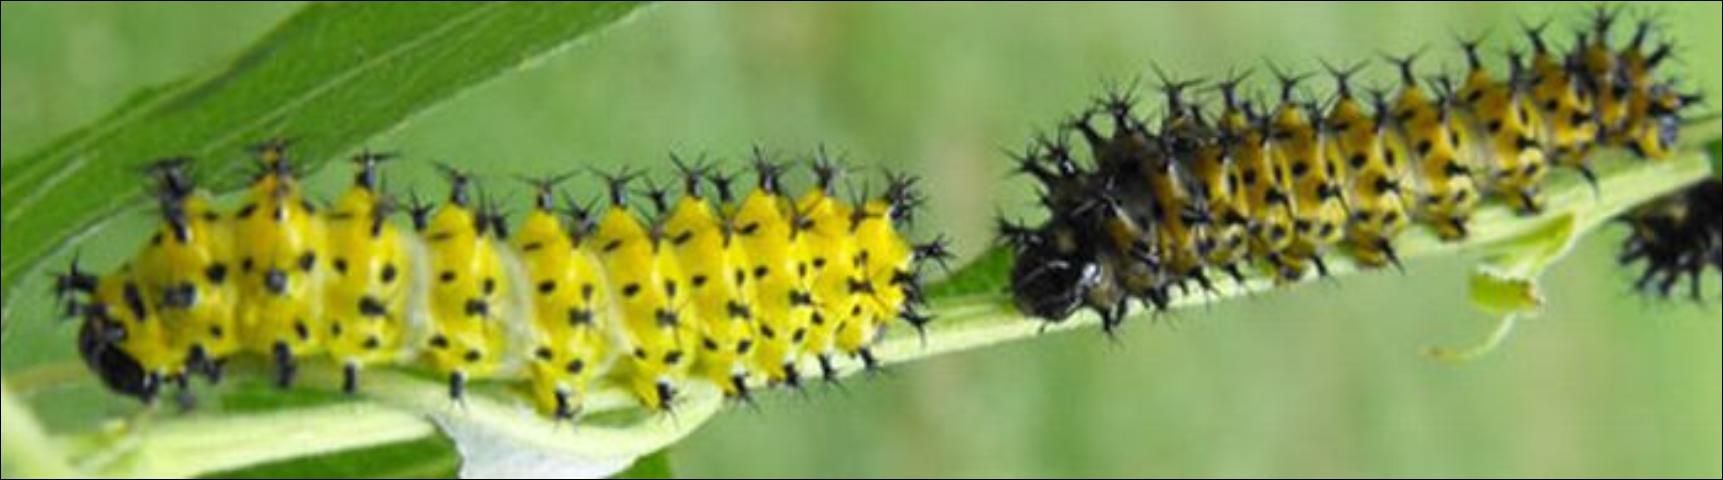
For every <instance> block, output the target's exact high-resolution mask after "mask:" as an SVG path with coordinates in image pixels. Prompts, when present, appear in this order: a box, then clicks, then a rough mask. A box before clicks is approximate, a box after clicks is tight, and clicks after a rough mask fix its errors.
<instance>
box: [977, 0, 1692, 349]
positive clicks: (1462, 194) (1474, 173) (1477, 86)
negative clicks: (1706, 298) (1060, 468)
mask: <svg viewBox="0 0 1723 480" xmlns="http://www.w3.org/2000/svg"><path fill="white" fill-rule="evenodd" d="M1618 15H1619V12H1617V11H1613V10H1611V9H1608V8H1600V9H1599V10H1598V11H1597V13H1596V14H1595V15H1594V16H1593V17H1592V18H1591V21H1590V22H1589V25H1588V26H1587V27H1586V28H1585V29H1583V30H1582V31H1580V32H1577V33H1576V38H1577V40H1575V42H1574V44H1573V45H1571V46H1570V47H1569V49H1568V50H1567V51H1565V52H1558V51H1556V50H1555V49H1554V48H1553V47H1551V46H1550V45H1549V43H1548V42H1547V41H1546V40H1545V38H1544V31H1545V27H1543V26H1535V27H1527V28H1526V29H1525V31H1524V34H1525V37H1526V45H1525V47H1524V48H1525V50H1524V51H1521V52H1511V53H1510V54H1508V55H1506V58H1504V59H1502V61H1501V62H1500V63H1502V66H1500V67H1498V68H1491V66H1490V65H1489V62H1487V61H1486V59H1485V58H1484V57H1483V55H1482V54H1481V52H1480V50H1481V46H1480V45H1481V42H1479V41H1475V40H1474V41H1462V42H1460V46H1459V47H1460V48H1459V51H1460V53H1461V54H1463V56H1464V58H1465V60H1466V70H1465V72H1464V74H1463V75H1462V76H1460V77H1459V79H1458V80H1455V78H1454V77H1452V76H1449V75H1445V74H1444V75H1435V76H1433V77H1423V76H1420V71H1419V69H1418V66H1419V62H1418V59H1419V57H1420V56H1419V54H1416V53H1415V54H1412V55H1407V56H1402V57H1390V58H1389V59H1388V60H1389V63H1391V64H1392V65H1393V67H1394V69H1395V70H1397V72H1395V73H1397V76H1398V82H1397V83H1398V86H1397V87H1395V88H1392V89H1389V88H1378V89H1365V90H1364V91H1360V86H1359V85H1356V83H1358V82H1357V80H1356V77H1357V75H1358V74H1360V73H1361V72H1362V71H1363V70H1364V69H1365V68H1367V66H1368V63H1359V64H1357V65H1356V66H1351V67H1345V68H1341V67H1335V66H1332V65H1329V64H1326V63H1325V64H1324V66H1325V67H1326V68H1327V71H1328V72H1329V76H1330V77H1332V79H1333V84H1334V88H1333V90H1332V91H1333V94H1332V97H1330V98H1329V99H1326V100H1316V99H1302V98H1301V97H1302V96H1301V95H1299V93H1298V92H1299V90H1298V86H1299V85H1300V84H1301V83H1302V82H1303V81H1304V80H1305V79H1307V78H1308V75H1300V74H1294V73H1288V72H1284V71H1282V70H1281V69H1280V68H1278V67H1276V66H1274V65H1270V69H1271V70H1273V73H1274V75H1275V77H1277V83H1278V85H1276V86H1277V87H1278V92H1277V93H1278V98H1277V99H1276V100H1274V101H1272V102H1270V103H1265V102H1260V101H1252V100H1249V99H1247V98H1246V97H1247V95H1245V94H1243V92H1241V90H1240V89H1241V88H1242V85H1243V83H1244V82H1245V81H1246V77H1248V76H1249V75H1250V71H1249V70H1245V71H1244V72H1243V73H1237V74H1230V75H1228V76H1227V77H1226V78H1224V79H1222V80H1221V81H1218V82H1215V85H1213V91H1214V92H1216V95H1215V97H1217V100H1218V101H1216V102H1214V103H1216V104H1217V105H1216V106H1214V107H1212V108H1205V106H1204V105H1202V104H1201V103H1200V102H1197V101H1193V99H1192V97H1193V95H1192V93H1191V92H1193V91H1197V90H1200V89H1203V87H1204V85H1203V83H1204V82H1201V81H1195V80H1182V81H1181V80H1175V79H1172V78H1169V76H1168V75H1166V74H1164V73H1163V72H1161V71H1159V69H1157V70H1156V74H1157V75H1158V76H1159V83H1160V85H1159V91H1160V93H1162V94H1163V95H1164V97H1165V100H1164V101H1163V102H1162V103H1161V104H1160V105H1158V106H1157V109H1158V110H1159V111H1160V112H1163V113H1162V114H1161V115H1160V118H1158V119H1145V118H1143V117H1140V116H1138V115H1137V114H1136V113H1135V111H1134V110H1135V109H1136V108H1137V105H1136V103H1137V102H1136V101H1135V99H1134V98H1132V95H1133V92H1130V91H1125V90H1121V91H1113V92H1109V93H1108V94H1107V95H1105V96H1104V97H1103V98H1101V99H1099V100H1097V101H1095V102H1094V106H1092V107H1090V108H1088V109H1086V110H1084V111H1083V112H1082V113H1080V114H1078V115H1077V116H1076V117H1075V118H1074V119H1073V120H1071V121H1068V122H1065V123H1064V124H1063V125H1061V127H1060V128H1059V130H1058V131H1057V132H1056V133H1054V134H1051V135H1043V136H1042V137H1040V138H1038V139H1036V140H1034V141H1032V142H1030V144H1029V146H1028V147H1027V148H1026V149H1025V150H1024V151H1023V152H1022V153H1019V154H1015V155H1014V156H1015V157H1016V158H1015V160H1016V162H1017V164H1018V169H1019V170H1020V171H1022V172H1026V173H1027V174H1028V175H1029V176H1032V177H1034V179H1035V180H1036V181H1037V182H1038V183H1039V186H1040V187H1041V203H1042V205H1043V206H1044V207H1045V209H1046V211H1047V213H1048V215H1047V219H1046V220H1045V221H1043V222H1042V223H1040V224H1038V225H1034V226H1029V225H1024V224H1019V223H1016V222H1011V221H1005V220H1001V224H1000V227H999V229H1000V236H1001V238H1002V239H1003V240H1004V242H1005V243H1007V244H1008V245H1009V246H1010V248H1011V249H1012V251H1013V252H1014V255H1015V262H1014V267H1013V271H1012V274H1011V289H1012V292H1013V295H1014V298H1015V300H1016V304H1017V306H1018V308H1019V310H1021V311H1023V312H1024V313H1026V314H1030V315H1033V316H1036V317H1039V318H1042V319H1044V320H1047V321H1052V322H1058V321H1062V320H1063V319H1065V318H1066V317H1068V316H1070V315H1071V314H1072V313H1074V312H1075V311H1076V310H1078V309H1080V308H1085V307H1087V308H1090V309H1093V310H1095V311H1097V312H1098V313H1099V314H1100V316H1101V318H1102V325H1103V326H1104V327H1105V328H1106V329H1108V330H1109V331H1110V330H1111V329H1112V328H1114V327H1116V326H1117V325H1118V324H1119V322H1121V321H1122V319H1123V314H1124V312H1125V311H1126V307H1127V304H1128V303H1129V301H1131V300H1139V301H1141V302H1143V303H1145V304H1146V305H1147V306H1149V307H1152V308H1164V307H1165V306H1166V304H1167V302H1168V301H1169V298H1170V296H1171V294H1172V291H1173V290H1179V291H1187V290H1189V289H1190V288H1192V287H1196V288H1203V289H1213V288H1214V286H1213V280H1212V277H1213V276H1214V274H1215V273H1216V272H1223V273H1225V274H1227V275H1229V276H1231V277H1233V278H1235V279H1238V280H1240V281H1242V280H1244V275H1245V272H1246V271H1248V270H1261V271H1263V272H1264V273H1266V274H1268V275H1270V276H1272V277H1273V278H1275V279H1276V280H1278V281H1281V282H1291V281H1297V280H1300V279H1303V278H1305V277H1307V276H1309V274H1310V273H1311V272H1312V271H1314V272H1316V273H1317V274H1319V275H1326V274H1327V266H1326V265H1325V264H1324V256H1325V255H1326V254H1329V253H1332V252H1335V251H1343V252H1346V253H1348V254H1349V255H1350V256H1351V257H1352V258H1353V259H1354V260H1355V261H1356V262H1357V263H1358V264H1359V265H1361V266H1363V267H1365V268H1380V267H1384V266H1395V267H1398V266H1399V259H1398V256H1397V254H1396V250H1395V244H1394V240H1395V238H1396V237H1397V236H1399V235H1400V234H1401V233H1402V232H1404V231H1405V230H1406V229H1407V228H1408V227H1409V226H1411V225H1413V224H1423V225H1426V226H1428V227H1429V228H1431V229H1432V230H1433V231H1434V232H1435V233H1436V235H1437V236H1438V237H1440V238H1442V239H1444V240H1448V241H1457V240H1461V239H1464V238H1466V236H1467V233H1468V232H1467V230H1468V223H1469V220H1470V218H1471V216H1472V214H1473V211H1474V210H1475V209H1476V208H1477V206H1478V205H1479V202H1481V201H1484V200H1485V199H1487V198H1497V199H1500V200H1501V201H1502V202H1504V203H1505V204H1507V205H1508V206H1510V208H1511V209H1512V210H1514V211H1515V212H1518V213H1520V214H1522V215H1536V214H1538V213H1539V212H1540V211H1542V209H1543V208H1544V207H1545V205H1544V196H1543V192H1542V191H1541V187H1542V185H1543V183H1544V181H1545V178H1546V177H1547V176H1548V175H1550V174H1551V171H1552V170H1559V169H1566V170H1572V171H1574V172H1577V173H1578V174H1579V175H1583V176H1584V178H1585V179H1587V180H1588V181H1591V182H1592V183H1593V184H1594V186H1595V184H1596V180H1595V178H1594V175H1593V173H1592V171H1591V164H1590V158H1591V156H1592V153H1593V152H1594V151H1596V150H1597V148H1598V147H1600V146H1602V147H1620V148H1624V149H1627V150H1629V151H1631V152H1633V153H1634V154H1636V155H1637V156H1639V157H1641V158H1644V159H1647V160H1651V161H1656V160H1658V159H1662V158H1666V157H1667V156H1669V155H1670V154H1671V149H1672V148H1673V146H1674V144H1675V141H1676V134H1677V129H1678V126H1679V121H1680V113H1681V112H1682V111H1683V109H1684V108H1687V107H1690V106H1692V105H1694V104H1696V103H1697V102H1698V101H1699V97H1698V96H1697V95H1690V94H1682V93H1680V92H1678V91H1677V89H1676V87H1675V86H1674V82H1673V81H1670V80H1667V79H1660V78H1659V77H1658V70H1657V69H1658V67H1659V66H1661V65H1663V64H1665V63H1667V62H1668V61H1669V59H1670V55H1671V52H1672V47H1671V46H1670V44H1668V43H1663V44H1660V45H1656V46H1653V45H1651V37H1652V35H1653V32H1652V23H1651V22H1650V21H1643V22H1640V23H1639V24H1638V25H1637V26H1636V27H1635V28H1634V30H1633V32H1632V33H1631V36H1630V37H1629V38H1628V39H1626V41H1624V42H1619V43H1621V44H1620V45H1616V43H1618V42H1617V41H1616V40H1617V39H1613V38H1612V34H1613V33H1615V32H1613V31H1612V30H1614V24H1615V22H1616V21H1617V19H1618ZM1365 92H1367V93H1365ZM1103 123H1104V124H1105V125H1102V124H1103ZM1073 133H1074V134H1076V135H1077V136H1079V137H1081V138H1082V139H1083V140H1084V143H1086V144H1087V150H1088V151H1089V153H1090V155H1089V158H1090V160H1089V161H1087V162H1084V161H1081V160H1080V159H1079V158H1078V156H1077V155H1075V154H1073V153H1072V151H1073V149H1072V147H1071V146H1070V142H1069V140H1067V138H1069V137H1070V136H1071V135H1072V134H1073ZM1712 201H1713V202H1714V198H1713V200H1712ZM1670 204H1671V205H1685V204H1678V203H1670ZM1673 210H1681V211H1682V217H1681V218H1682V219H1683V220H1684V223H1683V225H1697V226H1696V227H1693V228H1687V227H1680V228H1677V227H1668V228H1652V227H1645V226H1644V225H1648V223H1647V222H1635V223H1636V225H1642V227H1641V228H1640V229H1639V230H1640V231H1641V234H1640V235H1639V236H1638V237H1636V238H1640V240H1636V241H1635V243H1633V244H1631V245H1630V248H1629V251H1628V252H1627V253H1626V254H1624V258H1623V260H1624V261H1628V260H1637V259H1647V260H1649V261H1650V265H1651V267H1650V270H1648V272H1647V277H1646V278H1647V280H1645V281H1644V282H1642V283H1656V284H1657V285H1659V286H1660V288H1661V290H1663V291H1665V292H1667V291H1668V289H1669V287H1668V285H1669V284H1672V283H1673V281H1674V280H1673V278H1674V277H1676V276H1679V275H1683V274H1691V275H1693V277H1694V278H1695V279H1697V276H1698V272H1699V271H1701V270H1703V269H1704V265H1707V264H1709V265H1713V266H1714V265H1715V260H1714V258H1715V256H1716V255H1715V251H1716V247H1715V240H1714V237H1715V236H1714V234H1712V233H1705V232H1704V231H1703V228H1702V227H1703V226H1704V225H1703V223H1702V222H1695V221H1692V220H1688V219H1689V218H1690V214H1689V213H1686V212H1689V211H1697V212H1712V213H1711V214H1712V215H1713V216H1715V211H1716V207H1715V205H1711V206H1710V207H1707V208H1685V207H1683V208H1679V209H1678V208H1675V207H1667V208H1662V209H1661V210H1656V211H1657V212H1661V213H1663V214H1665V215H1664V216H1665V217H1667V216H1668V214H1671V213H1672V212H1673ZM1665 223H1669V222H1665ZM1710 223H1711V224H1715V223H1716V222H1715V221H1712V222H1710ZM1649 225H1656V223H1655V222H1653V223H1650V224H1649ZM1705 235H1712V236H1711V237H1706V236H1705ZM1676 244H1680V245H1687V246H1688V247H1686V248H1687V249H1688V250H1684V251H1693V252H1696V253H1692V254H1691V255H1688V257H1692V258H1688V257H1682V258H1681V259H1680V260H1674V259H1673V256H1675V254H1674V253H1669V252H1663V250H1662V249H1665V248H1672V247H1668V246H1669V245H1676ZM1707 245H1709V247H1706V246H1707ZM1705 248H1709V249H1710V250H1709V251H1707V250H1705ZM1707 255H1709V257H1707ZM1706 262H1709V263H1706Z"/></svg>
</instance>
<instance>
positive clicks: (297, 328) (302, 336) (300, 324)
mask: <svg viewBox="0 0 1723 480" xmlns="http://www.w3.org/2000/svg"><path fill="white" fill-rule="evenodd" d="M293 334H294V335H297V336H298V337H299V341H301V342H303V341H307V340H310V339H311V328H310V327H307V326H305V320H303V319H300V320H295V321H294V322H293Z"/></svg>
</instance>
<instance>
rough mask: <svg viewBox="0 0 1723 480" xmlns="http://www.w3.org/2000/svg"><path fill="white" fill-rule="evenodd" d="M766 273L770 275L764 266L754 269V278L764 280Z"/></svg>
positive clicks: (769, 271)
mask: <svg viewBox="0 0 1723 480" xmlns="http://www.w3.org/2000/svg"><path fill="white" fill-rule="evenodd" d="M767 273H771V270H770V269H768V268H766V267H765V266H759V267H754V278H756V279H759V278H766V274H767Z"/></svg>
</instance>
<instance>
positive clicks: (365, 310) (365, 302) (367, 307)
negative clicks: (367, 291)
mask: <svg viewBox="0 0 1723 480" xmlns="http://www.w3.org/2000/svg"><path fill="white" fill-rule="evenodd" d="M359 314H360V315H364V316H367V317H381V316H385V315H388V314H389V308H388V307H385V306H383V301H382V300H379V299H377V297H374V296H371V295H366V296H363V297H359Z"/></svg>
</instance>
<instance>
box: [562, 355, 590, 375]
mask: <svg viewBox="0 0 1723 480" xmlns="http://www.w3.org/2000/svg"><path fill="white" fill-rule="evenodd" d="M563 369H564V370H568V374H569V375H579V374H580V372H581V371H582V370H586V362H583V361H581V360H580V359H578V358H576V359H574V360H569V361H568V365H567V366H564V367H563Z"/></svg>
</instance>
